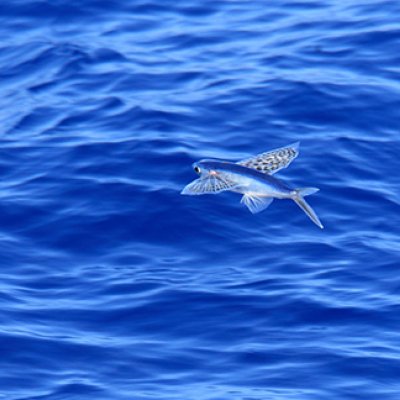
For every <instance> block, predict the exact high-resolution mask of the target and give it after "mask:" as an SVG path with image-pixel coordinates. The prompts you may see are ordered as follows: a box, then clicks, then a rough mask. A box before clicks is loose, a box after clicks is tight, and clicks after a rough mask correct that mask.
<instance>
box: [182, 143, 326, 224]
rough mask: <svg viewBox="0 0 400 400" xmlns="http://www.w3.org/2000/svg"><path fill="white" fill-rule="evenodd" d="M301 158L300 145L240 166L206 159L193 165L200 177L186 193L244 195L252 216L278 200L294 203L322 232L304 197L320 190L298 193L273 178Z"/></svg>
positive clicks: (265, 155)
mask: <svg viewBox="0 0 400 400" xmlns="http://www.w3.org/2000/svg"><path fill="white" fill-rule="evenodd" d="M297 155H298V143H295V144H293V145H290V146H288V147H285V148H281V149H276V150H272V151H270V152H267V153H262V154H259V155H257V156H255V157H252V158H249V159H246V160H243V161H239V162H237V163H234V162H229V161H223V160H209V159H204V160H201V161H198V162H195V163H194V164H193V168H194V171H195V172H196V173H197V174H199V175H200V177H199V178H198V179H196V180H194V181H193V182H191V183H190V184H189V185H187V186H186V187H185V188H184V189H183V190H182V192H181V193H182V194H185V195H201V194H217V193H220V192H223V191H231V192H236V193H241V194H242V195H243V197H242V200H241V203H243V204H245V205H246V206H247V208H248V209H249V210H250V211H251V212H252V213H258V212H260V211H262V210H264V209H266V208H267V207H268V206H269V205H270V204H271V203H272V201H273V199H274V198H276V199H292V200H294V201H295V202H296V204H297V205H298V206H299V207H300V208H301V209H302V210H303V211H304V212H305V213H306V214H307V216H308V217H309V218H310V219H311V220H312V221H313V222H314V223H315V224H316V225H317V226H319V227H320V228H321V229H322V228H323V225H322V223H321V221H320V220H319V218H318V216H317V215H316V214H315V212H314V210H313V209H312V208H311V206H310V205H309V204H308V203H307V202H306V201H305V199H304V197H305V196H308V195H310V194H313V193H316V192H317V191H318V190H319V189H317V188H302V189H294V188H291V187H289V186H288V185H287V184H286V183H284V182H283V181H282V180H280V179H277V178H276V177H274V176H272V174H273V173H275V172H277V171H278V170H280V169H282V168H285V167H287V166H288V165H289V164H290V163H291V161H293V159H294V158H296V157H297Z"/></svg>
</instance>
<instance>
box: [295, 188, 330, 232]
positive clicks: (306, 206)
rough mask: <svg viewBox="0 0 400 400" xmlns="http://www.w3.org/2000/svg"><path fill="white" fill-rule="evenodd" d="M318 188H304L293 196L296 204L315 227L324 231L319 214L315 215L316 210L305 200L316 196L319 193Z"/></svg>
mask: <svg viewBox="0 0 400 400" xmlns="http://www.w3.org/2000/svg"><path fill="white" fill-rule="evenodd" d="M318 190H319V189H317V188H303V189H296V194H295V195H294V196H293V200H294V201H295V202H296V204H297V205H298V206H299V207H300V208H301V209H302V210H303V211H304V212H305V213H306V214H307V216H308V217H309V218H310V219H311V221H312V222H314V224H315V225H317V226H319V227H320V228H321V229H324V226H323V225H322V224H321V221H320V220H319V218H318V216H317V214H315V212H314V210H313V209H312V208H311V206H310V205H309V204H308V203H307V202H306V201H305V200H304V197H305V196H308V195H310V194H314V193H316V192H318Z"/></svg>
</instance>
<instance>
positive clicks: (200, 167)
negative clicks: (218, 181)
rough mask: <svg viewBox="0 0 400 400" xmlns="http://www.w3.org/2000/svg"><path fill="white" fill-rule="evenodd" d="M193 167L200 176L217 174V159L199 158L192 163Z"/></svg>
mask: <svg viewBox="0 0 400 400" xmlns="http://www.w3.org/2000/svg"><path fill="white" fill-rule="evenodd" d="M193 169H194V172H196V174H198V175H200V176H207V175H211V176H212V175H218V173H219V171H218V161H217V160H208V159H205V160H200V161H197V162H195V163H193Z"/></svg>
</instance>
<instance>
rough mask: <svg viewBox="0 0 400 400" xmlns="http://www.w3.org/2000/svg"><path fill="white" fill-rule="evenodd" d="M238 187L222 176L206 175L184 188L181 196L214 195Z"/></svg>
mask: <svg viewBox="0 0 400 400" xmlns="http://www.w3.org/2000/svg"><path fill="white" fill-rule="evenodd" d="M237 186H238V185H237V184H236V183H235V182H233V181H232V180H230V179H229V178H227V177H225V176H223V175H207V176H205V177H200V178H199V179H196V180H194V181H193V182H191V183H189V185H187V186H185V188H184V189H183V190H182V192H181V194H187V195H200V194H216V193H220V192H224V191H225V190H232V189H234V188H235V187H237Z"/></svg>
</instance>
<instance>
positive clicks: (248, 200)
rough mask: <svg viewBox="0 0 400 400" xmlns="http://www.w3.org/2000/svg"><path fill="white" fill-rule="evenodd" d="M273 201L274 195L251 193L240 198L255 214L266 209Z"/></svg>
mask: <svg viewBox="0 0 400 400" xmlns="http://www.w3.org/2000/svg"><path fill="white" fill-rule="evenodd" d="M272 201H273V198H272V197H260V196H251V195H249V194H244V195H243V197H242V200H240V202H241V203H243V204H244V205H246V206H247V208H248V209H249V210H250V211H251V212H252V213H253V214H256V213H259V212H261V211H263V210H265V209H266V208H267V207H268V206H269V205H270V204H271V203H272Z"/></svg>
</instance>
